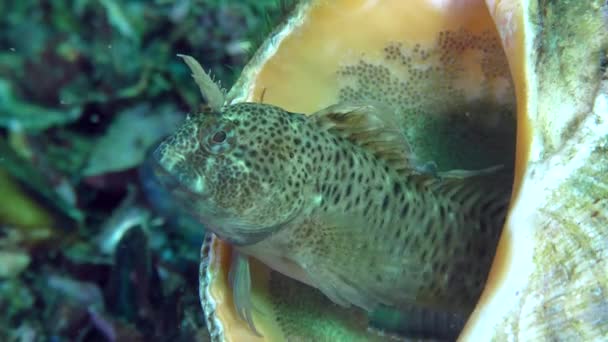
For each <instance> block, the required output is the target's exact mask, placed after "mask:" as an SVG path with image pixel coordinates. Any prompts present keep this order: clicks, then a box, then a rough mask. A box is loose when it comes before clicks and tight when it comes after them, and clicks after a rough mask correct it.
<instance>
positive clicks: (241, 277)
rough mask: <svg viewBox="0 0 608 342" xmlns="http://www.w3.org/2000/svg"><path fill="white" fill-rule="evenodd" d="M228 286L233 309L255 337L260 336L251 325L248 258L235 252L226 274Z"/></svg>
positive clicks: (251, 306) (251, 304)
mask: <svg viewBox="0 0 608 342" xmlns="http://www.w3.org/2000/svg"><path fill="white" fill-rule="evenodd" d="M228 277H229V280H230V286H231V287H232V297H233V301H234V309H235V310H236V312H237V313H238V315H239V316H240V317H241V319H243V320H244V321H245V322H247V324H248V325H249V327H250V328H251V330H253V332H255V333H256V334H257V335H259V336H262V335H261V334H260V333H259V332H258V331H257V329H256V328H255V325H254V323H253V318H252V311H253V309H254V308H253V303H252V301H251V274H250V269H249V258H248V257H247V256H246V255H243V254H241V253H239V252H237V251H235V250H233V252H232V263H231V265H230V272H229V274H228Z"/></svg>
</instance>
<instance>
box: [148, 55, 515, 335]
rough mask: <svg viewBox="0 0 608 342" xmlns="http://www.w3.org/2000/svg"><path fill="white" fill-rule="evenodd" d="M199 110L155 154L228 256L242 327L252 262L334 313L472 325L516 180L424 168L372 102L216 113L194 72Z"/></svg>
mask: <svg viewBox="0 0 608 342" xmlns="http://www.w3.org/2000/svg"><path fill="white" fill-rule="evenodd" d="M182 57H183V58H184V59H185V61H186V62H187V63H188V65H189V66H190V68H191V69H192V70H193V75H194V78H195V80H196V81H197V83H198V85H199V87H200V88H201V91H202V93H203V95H204V96H205V97H207V101H208V105H209V110H208V111H207V112H205V113H200V114H197V115H193V116H191V117H189V118H188V120H187V121H186V122H185V124H184V125H183V126H182V127H181V128H180V129H179V130H178V131H177V132H176V133H175V134H174V135H173V136H171V137H169V138H168V139H167V140H166V141H164V142H163V143H162V144H161V145H160V146H159V147H158V149H157V150H156V151H155V153H154V155H155V159H156V161H157V164H158V165H157V167H156V169H157V170H156V172H157V174H158V175H159V178H160V180H161V183H162V184H163V185H164V186H165V187H166V188H167V189H169V190H170V192H171V193H172V195H173V196H174V198H175V200H176V201H178V202H179V203H181V204H182V205H183V206H184V208H186V210H187V211H188V212H189V213H190V214H192V215H193V216H194V217H196V218H197V219H198V220H199V221H200V222H201V223H202V224H204V226H205V227H206V228H207V229H208V230H209V231H211V232H213V233H214V234H216V235H217V236H218V237H220V238H221V239H224V240H226V241H228V242H230V243H231V244H233V245H234V246H235V248H236V250H237V251H238V252H237V255H236V256H235V257H234V258H233V260H234V264H233V266H232V269H231V282H232V286H233V291H234V293H235V305H236V306H237V311H239V313H240V314H241V316H242V317H243V318H244V319H246V320H247V321H248V322H249V323H250V325H252V321H251V316H250V314H251V312H250V311H251V310H252V308H251V305H250V302H249V299H248V294H249V293H248V291H249V290H250V289H249V286H250V285H249V284H250V278H249V277H250V275H249V268H248V261H247V260H248V257H255V258H257V259H259V260H260V261H262V262H263V263H265V264H267V265H268V266H269V267H271V268H273V269H274V270H276V271H278V272H281V273H283V274H285V275H287V276H289V277H292V278H295V279H297V280H299V281H301V282H303V283H306V284H308V285H310V286H313V287H316V288H317V289H319V290H320V291H322V292H323V293H324V294H325V295H326V296H327V297H328V298H330V299H331V300H332V301H333V302H334V303H336V304H338V305H342V306H350V305H355V306H357V307H360V308H362V309H365V310H367V311H368V312H372V311H374V310H376V309H378V308H380V307H394V308H411V307H419V308H423V309H425V308H427V309H438V310H448V311H450V312H462V313H464V314H468V313H470V311H471V310H472V309H473V306H474V304H475V302H476V300H477V299H478V296H479V295H480V293H481V291H482V289H483V286H484V283H485V279H486V277H487V273H488V270H489V268H490V265H491V262H492V258H493V256H494V249H495V248H496V244H497V241H498V237H499V235H500V229H501V227H502V225H503V223H504V219H505V214H506V211H507V207H508V203H509V197H510V192H511V179H512V174H511V173H509V172H507V171H506V170H504V169H501V168H500V167H490V168H487V169H483V170H451V171H444V172H441V171H438V170H437V169H436V168H435V167H428V165H432V163H421V162H420V161H418V160H417V158H416V157H415V156H414V155H413V153H412V152H411V148H410V146H409V144H408V142H407V140H406V138H405V135H404V134H403V130H402V127H399V120H398V113H394V112H392V111H391V109H390V108H388V107H384V106H383V105H382V104H379V103H340V104H336V105H333V106H330V107H328V108H325V109H322V110H320V111H318V112H316V113H314V114H312V115H304V114H299V113H291V112H288V111H286V110H283V109H281V108H279V107H275V106H272V105H269V104H263V103H238V104H231V105H227V104H225V103H226V101H225V99H224V98H223V93H222V92H221V91H220V90H219V88H218V87H217V86H216V85H215V84H214V83H213V82H212V81H211V79H210V78H209V76H207V75H206V74H205V73H204V72H203V71H202V68H201V67H200V65H198V63H196V61H195V60H194V59H193V58H191V57H188V56H182Z"/></svg>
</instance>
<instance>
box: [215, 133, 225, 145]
mask: <svg viewBox="0 0 608 342" xmlns="http://www.w3.org/2000/svg"><path fill="white" fill-rule="evenodd" d="M226 136H227V135H226V131H217V132H215V134H213V137H212V138H211V141H213V142H214V143H216V144H221V143H223V142H224V141H226Z"/></svg>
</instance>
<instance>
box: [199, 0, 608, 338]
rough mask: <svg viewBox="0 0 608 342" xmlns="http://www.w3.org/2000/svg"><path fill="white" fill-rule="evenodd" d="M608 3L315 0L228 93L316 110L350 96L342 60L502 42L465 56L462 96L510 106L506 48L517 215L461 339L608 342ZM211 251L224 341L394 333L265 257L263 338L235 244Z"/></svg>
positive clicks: (206, 290)
mask: <svg viewBox="0 0 608 342" xmlns="http://www.w3.org/2000/svg"><path fill="white" fill-rule="evenodd" d="M607 11H608V9H607V8H606V5H605V4H604V3H603V2H602V1H591V0H583V1H554V2H550V1H531V0H530V1H528V0H513V1H500V0H487V1H486V2H484V1H480V0H479V1H478V0H411V1H404V0H385V1H362V0H361V1H359V0H334V1H323V0H309V1H303V2H301V3H300V4H299V5H298V6H297V7H296V9H295V11H294V12H293V14H292V15H291V17H289V18H288V20H287V21H286V22H285V24H284V25H282V26H280V27H279V28H277V30H276V31H275V32H273V34H272V35H271V36H270V37H269V38H268V39H267V40H266V42H265V43H264V44H263V45H262V47H261V48H260V49H259V51H258V52H257V53H256V55H255V56H254V57H253V58H252V59H251V61H250V62H249V64H248V65H247V67H246V68H245V69H244V71H243V73H242V75H241V77H240V79H239V80H238V81H237V83H236V84H235V85H234V87H233V88H232V89H231V91H230V92H229V94H228V101H229V102H231V103H235V102H243V101H256V102H260V101H261V102H265V103H270V104H275V105H278V106H281V107H283V108H285V109H287V110H291V111H295V112H302V113H311V112H314V111H315V110H318V109H320V108H323V107H326V106H328V105H331V104H334V103H336V102H337V100H339V98H340V91H339V89H340V86H341V85H340V84H339V81H338V79H337V77H336V72H337V71H338V70H339V69H340V68H341V67H342V66H343V65H345V64H349V63H355V62H356V61H358V60H359V59H361V58H362V56H364V57H365V59H366V60H375V61H378V60H380V56H381V55H382V53H383V49H384V48H386V47H387V46H388V44H392V43H395V42H402V43H404V44H410V45H409V46H411V45H413V44H420V48H421V49H422V50H425V51H428V49H429V48H432V47H433V46H436V44H437V36H438V33H439V32H441V31H451V32H465V33H464V36H463V37H464V38H462V39H463V40H462V41H461V42H465V43H466V41H467V38H466V37H467V35H469V36H470V35H473V36H474V38H473V40H476V39H481V38H479V37H485V38H483V39H488V40H492V39H495V40H496V41H499V42H500V44H501V45H499V46H501V48H502V49H501V51H504V55H492V54H490V55H489V56H490V57H488V58H489V60H488V59H487V58H486V59H485V62H483V63H475V61H479V60H480V59H479V56H478V55H477V56H467V55H466V54H462V55H459V56H460V57H459V58H462V61H463V62H462V61H461V62H462V63H460V65H461V66H462V67H463V68H464V70H465V71H466V73H465V75H467V77H464V78H461V79H459V80H457V82H460V83H459V84H460V86H461V88H462V89H465V90H466V91H465V96H464V97H462V98H464V99H470V98H475V97H476V96H477V97H479V96H485V97H486V98H488V99H491V100H492V101H493V102H494V103H505V104H508V103H509V99H510V94H509V92H508V91H507V90H508V86H506V85H505V84H504V82H503V83H501V82H499V81H497V82H494V83H493V84H490V85H488V84H487V82H486V83H484V84H482V83H483V82H484V81H486V80H487V77H486V78H484V77H481V76H480V75H486V76H487V73H485V72H484V70H485V71H488V69H487V68H490V71H493V72H494V73H495V74H496V75H498V76H500V72H501V70H502V69H503V67H504V66H502V67H501V64H500V63H501V58H502V56H506V61H508V69H509V70H510V75H511V78H512V82H513V85H514V90H515V95H516V114H517V137H516V141H513V142H511V141H507V142H505V143H506V144H516V161H515V179H514V193H513V197H512V202H511V208H510V212H509V216H508V219H507V223H506V224H505V227H504V229H503V233H502V237H501V240H500V243H499V247H498V251H497V255H496V258H495V260H494V264H493V267H492V271H491V274H490V277H489V280H488V283H487V285H486V288H485V291H484V293H483V295H482V298H481V299H480V301H479V303H478V305H477V307H476V310H475V312H474V313H473V315H472V316H471V318H470V319H469V321H468V323H467V326H466V327H465V329H464V331H463V332H462V334H461V337H460V338H461V339H462V340H470V341H488V340H524V341H528V340H535V341H536V340H548V339H560V340H608V84H607V83H606V80H607V79H608V75H607V74H606V71H605V68H606V63H607V62H606V60H607V59H608V57H607V56H606V48H607V46H608V34H607V32H608V31H607V30H606V17H607V16H606V13H607ZM463 44H464V43H463ZM485 47H487V46H484V48H485ZM455 48H456V49H457V48H458V46H456V47H455ZM481 50H483V49H481ZM478 52H479V51H478ZM492 58H494V59H492ZM482 60H484V59H483V58H482ZM444 62H445V61H444ZM415 63H424V59H422V60H418V61H416V62H415ZM484 63H485V64H484ZM483 68H486V69H483ZM482 69H483V70H482ZM393 71H394V70H393ZM496 75H495V76H496ZM498 76H497V77H495V78H494V80H496V79H499V78H500V77H498ZM507 82H508V80H507ZM487 89H490V90H491V91H490V92H489V93H488V92H486V93H483V92H481V91H482V90H487ZM505 89H506V90H505ZM430 90H431V91H432V90H433V89H430ZM438 94H443V93H441V92H439V91H438ZM480 94H481V95H480ZM430 98H432V96H430ZM434 101H446V99H445V98H441V97H440V96H436V98H435V99H434ZM201 253H202V254H204V255H205V256H208V258H207V263H205V264H203V265H202V266H201V275H200V276H201V284H202V286H201V298H202V304H203V306H204V309H205V313H206V317H207V320H208V323H209V328H210V332H211V334H212V339H213V340H218V341H220V340H228V341H281V340H287V339H289V340H332V341H336V340H373V339H382V337H381V336H379V335H377V334H376V333H374V332H371V331H368V330H367V329H366V323H365V318H364V317H362V316H361V314H360V313H358V312H356V311H349V310H344V309H340V308H337V307H335V306H333V305H331V303H330V302H329V301H328V300H326V299H325V298H323V297H322V296H321V295H320V294H318V293H317V292H316V291H314V290H312V289H310V288H307V287H306V286H304V285H301V284H298V283H297V282H295V281H293V280H289V279H284V278H282V277H280V276H276V275H273V276H271V272H270V271H269V270H268V269H267V268H266V267H265V266H264V265H261V264H257V263H256V264H254V265H253V274H254V276H253V279H252V282H253V285H252V286H253V303H254V307H255V308H256V309H257V311H255V312H254V321H255V323H256V327H258V329H259V330H260V332H261V334H262V335H263V337H259V336H256V335H254V334H253V332H251V331H250V330H249V327H248V326H247V324H245V323H244V322H243V321H241V320H240V319H239V318H238V316H237V315H236V312H235V311H234V309H233V304H232V298H231V292H230V289H229V288H228V286H227V277H228V275H227V269H228V265H229V262H230V247H229V246H228V245H226V244H224V243H222V242H221V241H219V240H217V239H213V240H211V241H207V242H206V244H205V245H204V246H203V249H202V251H201Z"/></svg>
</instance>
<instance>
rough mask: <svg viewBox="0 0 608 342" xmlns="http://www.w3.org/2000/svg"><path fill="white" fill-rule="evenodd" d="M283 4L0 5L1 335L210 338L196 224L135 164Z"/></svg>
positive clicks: (204, 0) (247, 51)
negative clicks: (201, 74)
mask: <svg viewBox="0 0 608 342" xmlns="http://www.w3.org/2000/svg"><path fill="white" fill-rule="evenodd" d="M287 7H288V5H287V4H286V3H285V2H284V1H271V0H264V1H262V0H248V1H221V0H216V1H213V0H200V1H197V0H154V1H136V0H129V1H128V0H122V1H113V0H100V1H91V0H71V1H70V0H53V1H33V0H25V1H7V0H2V1H0V14H2V15H1V16H0V311H1V312H2V313H3V314H2V315H0V340H2V341H116V340H128V341H138V340H142V341H143V340H146V341H149V340H156V341H165V340H172V341H207V340H208V339H209V336H208V332H207V330H206V328H205V326H204V317H203V314H202V311H201V308H200V304H199V300H198V290H197V287H198V271H197V269H198V263H199V260H198V259H199V247H200V243H201V241H202V238H203V234H204V229H203V228H202V227H201V226H200V225H199V224H197V223H196V222H194V221H192V220H189V219H188V218H187V216H184V215H179V212H178V211H177V209H176V208H174V207H173V206H172V203H171V202H170V201H168V197H167V196H166V194H164V193H162V191H160V190H159V188H158V187H157V186H156V184H155V183H154V179H153V177H152V175H151V173H150V169H149V168H148V167H147V164H146V163H147V162H148V161H149V159H148V157H147V156H148V155H149V152H150V150H151V149H153V147H154V146H156V144H157V143H158V142H159V141H160V140H161V139H162V138H163V137H165V136H167V135H168V134H170V133H171V132H172V131H173V130H174V129H175V128H176V127H177V126H178V125H179V124H180V122H181V121H182V120H183V119H184V118H185V116H186V114H187V113H192V112H196V111H197V110H198V108H200V107H199V106H200V105H201V104H200V94H199V93H198V90H197V88H196V87H195V86H193V84H192V81H191V77H190V72H189V71H188V69H187V67H186V66H185V65H184V64H183V62H182V61H181V59H179V58H178V57H177V56H176V55H177V54H178V53H183V54H189V55H192V56H195V57H196V58H197V59H198V60H199V61H200V62H201V64H202V65H203V67H204V68H205V69H206V70H208V71H209V72H210V73H211V74H212V75H214V77H215V79H216V80H218V81H219V82H220V83H221V84H222V86H223V87H225V88H229V87H230V86H231V84H232V83H233V82H234V80H235V78H236V76H238V74H239V72H240V70H241V68H242V67H243V65H244V64H245V62H247V60H248V59H249V57H250V56H251V53H252V52H253V51H255V48H256V47H257V45H258V44H259V43H260V42H261V40H262V39H263V38H264V37H265V36H266V35H267V33H268V32H269V30H270V29H271V28H272V27H273V26H274V24H275V23H277V22H278V21H280V19H281V17H282V15H283V13H286V11H287Z"/></svg>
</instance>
